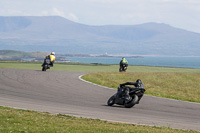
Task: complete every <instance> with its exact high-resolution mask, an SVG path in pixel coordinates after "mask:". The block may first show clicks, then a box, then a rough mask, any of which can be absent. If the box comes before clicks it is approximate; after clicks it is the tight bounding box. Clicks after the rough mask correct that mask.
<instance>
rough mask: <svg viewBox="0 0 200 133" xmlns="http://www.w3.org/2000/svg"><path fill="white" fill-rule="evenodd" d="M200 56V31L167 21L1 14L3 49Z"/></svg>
mask: <svg viewBox="0 0 200 133" xmlns="http://www.w3.org/2000/svg"><path fill="white" fill-rule="evenodd" d="M3 49H9V50H19V51H26V52H33V51H44V52H51V51H55V52H57V53H83V54H102V53H108V54H115V55H116V54H129V55H164V56H200V52H199V49H200V33H195V32H191V31H187V30H184V29H179V28H175V27H172V26H170V25H168V24H164V23H154V22H150V23H144V24H138V25H102V26H94V25H85V24H80V23H76V22H73V21H70V20H68V19H65V18H63V17H59V16H7V17H5V16H4V17H3V16H1V17H0V50H3Z"/></svg>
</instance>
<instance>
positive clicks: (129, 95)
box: [107, 80, 145, 108]
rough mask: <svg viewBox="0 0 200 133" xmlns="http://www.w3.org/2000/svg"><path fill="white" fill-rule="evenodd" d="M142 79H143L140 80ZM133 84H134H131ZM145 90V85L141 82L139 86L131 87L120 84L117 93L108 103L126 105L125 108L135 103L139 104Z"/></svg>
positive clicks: (109, 104)
mask: <svg viewBox="0 0 200 133" xmlns="http://www.w3.org/2000/svg"><path fill="white" fill-rule="evenodd" d="M140 81H141V80H140ZM127 83H130V82H127ZM129 85H132V84H129ZM144 92H145V89H144V85H143V83H142V82H141V83H140V84H139V85H138V86H136V87H135V86H134V87H130V86H126V85H125V86H123V87H122V86H119V87H118V90H117V93H116V94H114V95H113V96H111V97H110V98H109V99H108V101H107V105H108V106H112V105H114V104H118V105H124V107H125V108H131V107H133V106H134V105H135V104H139V101H140V100H141V98H142V97H143V95H144Z"/></svg>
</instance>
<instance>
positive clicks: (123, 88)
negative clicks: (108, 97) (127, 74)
mask: <svg viewBox="0 0 200 133" xmlns="http://www.w3.org/2000/svg"><path fill="white" fill-rule="evenodd" d="M126 85H134V86H135V87H137V88H140V87H144V86H142V85H143V84H142V81H141V80H140V79H138V80H136V82H126V83H123V84H120V85H119V88H118V91H119V92H120V94H119V95H123V94H124V93H125V99H126V100H127V101H129V100H130V98H131V97H130V95H129V91H130V90H129V87H126ZM139 99H140V97H139Z"/></svg>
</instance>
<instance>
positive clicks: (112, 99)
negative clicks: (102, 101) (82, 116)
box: [107, 96, 115, 106]
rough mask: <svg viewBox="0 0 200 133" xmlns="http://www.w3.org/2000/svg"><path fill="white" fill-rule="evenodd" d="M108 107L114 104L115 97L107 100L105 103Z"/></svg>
mask: <svg viewBox="0 0 200 133" xmlns="http://www.w3.org/2000/svg"><path fill="white" fill-rule="evenodd" d="M107 104H108V106H112V105H113V104H115V96H112V97H110V98H109V99H108V102H107Z"/></svg>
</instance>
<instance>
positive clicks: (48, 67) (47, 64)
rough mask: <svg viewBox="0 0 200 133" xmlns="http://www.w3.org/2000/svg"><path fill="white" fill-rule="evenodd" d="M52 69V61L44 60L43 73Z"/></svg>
mask: <svg viewBox="0 0 200 133" xmlns="http://www.w3.org/2000/svg"><path fill="white" fill-rule="evenodd" d="M50 67H52V65H51V61H50V59H44V63H43V64H42V71H46V70H47V69H50Z"/></svg>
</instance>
